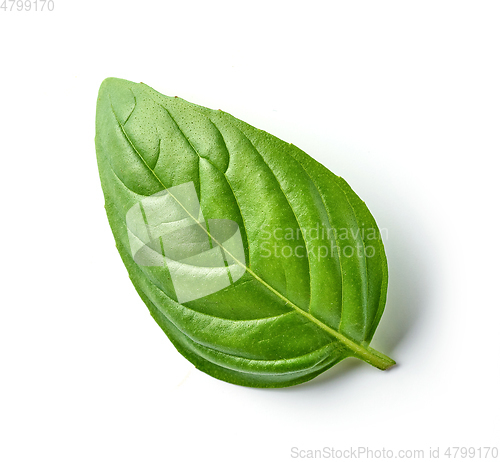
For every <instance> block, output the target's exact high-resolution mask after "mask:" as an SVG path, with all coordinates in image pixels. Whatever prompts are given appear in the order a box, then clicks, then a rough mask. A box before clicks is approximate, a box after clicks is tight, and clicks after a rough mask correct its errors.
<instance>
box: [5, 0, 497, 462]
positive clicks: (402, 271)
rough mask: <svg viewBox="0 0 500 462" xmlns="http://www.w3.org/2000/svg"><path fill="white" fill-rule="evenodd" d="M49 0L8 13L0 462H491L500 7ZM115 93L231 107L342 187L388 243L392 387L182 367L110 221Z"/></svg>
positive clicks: (378, 340)
mask: <svg viewBox="0 0 500 462" xmlns="http://www.w3.org/2000/svg"><path fill="white" fill-rule="evenodd" d="M54 3H55V9H54V11H53V12H33V11H31V12H24V11H23V12H17V11H12V12H9V11H7V12H5V11H3V10H0V43H1V54H0V63H1V64H0V66H1V74H0V91H1V100H0V130H1V132H0V133H1V138H0V140H1V146H2V148H1V178H2V181H1V185H0V187H1V199H2V210H3V212H2V222H1V223H2V227H1V242H2V260H1V262H2V269H1V271H2V277H1V284H2V289H1V295H0V297H1V302H0V303H1V311H0V316H1V319H0V460H2V461H5V462H13V461H30V462H32V461H33V462H34V461H51V462H55V461H65V462H67V461H71V462H78V461H86V462H87V461H98V462H100V461H106V462H108V461H120V462H126V461H147V462H160V461H165V462H166V461H223V462H224V461H257V460H259V461H264V462H267V461H270V462H271V461H272V462H274V461H276V462H280V461H287V460H293V459H292V457H291V456H292V448H293V447H296V448H298V449H299V450H306V449H322V448H323V447H334V448H337V449H348V448H349V447H358V446H365V447H369V448H371V449H382V448H384V447H385V448H386V449H391V450H393V451H395V454H396V451H397V450H399V449H424V450H425V454H426V457H427V455H428V451H429V448H430V447H433V448H436V447H440V448H441V456H443V452H444V451H445V450H446V448H447V447H448V446H466V447H469V446H474V447H476V448H477V447H479V446H500V440H499V437H498V435H499V434H500V432H499V430H500V428H499V427H500V426H499V410H500V409H499V398H498V387H499V385H500V365H499V353H498V350H499V338H498V333H499V322H500V314H499V313H500V303H499V298H498V286H499V276H500V274H499V269H498V268H499V265H498V258H499V252H498V232H499V224H500V223H499V219H498V209H499V206H498V199H499V190H498V186H497V184H498V158H499V155H500V141H499V127H500V67H499V51H500V46H499V44H500V32H499V30H500V27H499V23H500V4H499V3H498V2H488V1H476V2H472V1H469V2H461V1H454V2H446V1H432V2H430V1H429V2H427V1H420V2H416V1H415V2H409V1H366V2H364V1H350V2H347V1H345V2H340V1H309V2H307V3H306V2H295V1H287V2H285V1H275V2H273V1H268V2H264V1H260V0H258V1H253V2H237V1H184V2H180V1H177V2H172V1H164V2H160V1H157V2H152V1H142V0H141V1H139V0H136V1H80V2H78V1H72V2H69V1H63V0H54ZM9 7H10V6H9ZM110 76H113V77H121V78H125V79H128V80H133V81H138V82H139V81H143V82H145V83H147V84H149V85H150V86H152V87H153V88H155V89H157V90H158V91H160V92H162V93H165V94H167V95H170V96H174V95H177V96H180V97H183V98H184V99H187V100H188V101H192V102H195V103H197V104H201V105H204V106H208V107H211V108H214V109H218V108H221V109H224V110H225V111H227V112H229V113H231V114H233V115H235V116H236V117H238V118H241V119H243V120H245V121H246V122H249V123H250V124H252V125H254V126H257V127H259V128H262V129H264V130H266V131H269V132H270V133H273V134H275V135H277V136H278V137H280V138H282V139H284V140H286V141H289V142H292V143H294V144H296V145H297V146H299V147H301V148H302V149H303V150H305V151H306V152H308V153H309V154H310V155H311V156H313V157H314V158H316V159H317V160H319V161H320V162H322V163H323V164H325V165H326V166H327V167H328V168H330V169H331V170H332V171H334V172H335V173H337V174H339V175H341V176H342V177H344V178H345V179H346V180H347V181H348V183H349V184H350V185H351V186H352V187H353V188H354V190H355V191H356V192H357V193H358V194H359V195H360V196H361V197H362V198H363V199H364V200H365V201H366V203H367V204H368V206H369V208H370V210H371V211H372V213H373V214H374V216H375V217H376V219H377V222H378V224H379V226H380V227H381V228H385V229H387V230H388V237H387V239H386V242H385V243H386V248H387V254H388V260H389V266H390V287H389V294H388V304H387V308H386V312H385V314H384V317H383V318H382V321H381V324H380V327H379V329H378V331H377V333H376V334H375V338H374V341H373V343H372V345H373V346H374V347H375V348H377V349H379V350H381V351H383V352H384V353H386V354H388V355H390V356H392V357H393V358H395V359H396V361H397V362H398V366H397V367H396V368H394V369H392V370H390V371H388V372H386V373H384V372H381V371H378V370H376V369H374V368H372V367H370V366H368V365H367V364H364V363H362V362H361V361H356V360H354V359H352V360H346V361H345V362H343V363H341V364H340V365H338V366H336V367H334V368H333V369H331V370H330V371H328V372H326V373H325V374H323V375H322V376H320V377H318V378H316V379H315V380H313V381H311V382H309V383H307V384H304V385H300V386H296V387H292V388H288V389H278V390H260V389H250V388H244V387H239V386H234V385H230V384H227V383H224V382H221V381H218V380H216V379H213V378H211V377H209V376H207V375H205V374H204V373H201V372H199V371H197V370H196V369H194V367H193V366H191V364H190V363H189V362H188V361H186V360H185V359H184V358H183V357H182V356H181V355H180V354H179V353H177V351H176V350H175V348H174V347H173V346H172V345H171V343H170V342H169V340H168V338H167V337H166V336H165V335H164V334H163V332H162V331H161V330H160V328H159V327H158V326H157V325H156V324H155V322H154V321H153V319H152V318H151V317H150V315H149V313H148V310H147V309H146V307H145V306H144V304H143V303H142V301H141V300H140V298H139V296H138V295H137V294H136V293H135V291H134V288H133V287H132V284H131V283H130V281H129V280H128V277H127V273H126V271H125V268H124V266H123V264H122V262H121V260H120V258H119V255H118V253H117V251H116V249H115V247H114V242H113V238H112V235H111V231H110V229H109V226H108V223H107V219H106V216H105V212H104V207H103V197H102V192H101V190H100V184H99V178H98V172H97V166H96V160H95V151H94V144H93V143H94V116H95V102H96V97H97V91H98V88H99V85H100V83H101V81H102V80H103V79H104V78H106V77H110ZM442 459H443V460H446V458H444V457H442Z"/></svg>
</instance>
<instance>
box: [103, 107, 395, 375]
mask: <svg viewBox="0 0 500 462" xmlns="http://www.w3.org/2000/svg"><path fill="white" fill-rule="evenodd" d="M110 106H111V110H112V111H113V115H114V117H115V120H116V122H117V123H118V125H119V126H120V129H121V131H122V133H123V136H125V138H126V139H127V141H128V143H129V144H130V146H131V147H132V149H133V150H134V152H135V153H136V154H137V156H138V157H139V159H140V160H141V162H142V163H143V164H144V165H145V166H146V168H147V169H148V170H149V171H150V172H151V173H152V174H153V176H154V177H155V178H156V180H157V181H158V183H159V184H160V185H161V186H162V187H163V188H164V189H165V190H166V191H167V192H168V194H170V196H172V198H173V199H174V200H175V201H176V202H177V203H178V204H179V205H180V206H181V207H182V209H183V210H184V211H185V212H186V214H187V215H188V216H189V217H190V218H191V219H193V220H194V221H195V223H196V224H197V225H198V226H200V228H202V229H203V231H204V232H205V233H206V234H207V236H208V237H209V238H210V239H212V241H213V242H215V243H217V245H218V246H219V247H220V248H221V249H222V250H224V252H225V253H227V255H229V256H230V257H231V258H232V259H233V260H234V261H235V263H237V264H238V265H239V266H241V267H242V268H244V269H245V271H248V273H249V274H251V275H252V276H253V277H254V278H255V279H256V280H257V281H259V282H260V283H261V284H262V285H263V286H264V287H266V288H267V289H268V290H270V291H271V292H272V293H273V294H275V295H276V296H278V297H279V298H280V299H281V300H283V301H284V302H285V305H288V306H290V307H291V308H292V309H294V310H295V311H296V312H297V313H299V314H300V315H302V316H304V317H305V318H307V319H308V320H309V321H311V322H312V323H314V324H316V325H317V326H318V327H319V328H321V329H322V330H324V331H325V332H327V333H328V334H330V335H331V336H332V337H334V338H335V339H337V340H338V341H340V342H341V343H343V344H344V345H345V346H347V347H348V348H349V349H350V350H351V351H352V352H353V353H354V354H355V356H357V357H358V358H360V359H363V360H364V361H366V362H368V363H369V364H371V365H373V366H375V367H378V368H379V369H387V368H388V367H391V366H393V365H394V364H395V361H394V360H392V359H391V358H389V357H388V356H385V355H384V354H382V353H380V352H378V351H376V350H374V349H373V348H370V347H367V348H365V347H363V346H361V345H359V344H358V343H356V342H354V341H352V340H351V339H349V338H348V337H346V336H344V335H342V334H341V333H340V332H338V331H336V330H335V329H332V328H331V327H329V326H328V325H326V324H324V323H323V322H321V321H320V320H319V319H317V318H315V317H314V316H313V315H311V314H310V313H308V312H307V311H304V310H303V309H301V308H300V307H298V306H297V305H296V304H295V303H293V302H292V301H290V300H288V298H286V297H285V296H284V295H283V294H281V293H280V292H278V291H277V290H276V289H275V288H274V287H272V286H271V285H270V284H268V283H267V282H266V281H264V280H263V279H262V278H261V277H260V276H259V275H257V274H256V273H255V272H254V271H252V270H251V269H250V268H249V267H248V266H246V265H245V264H244V263H242V262H241V261H239V260H238V259H237V258H236V257H235V256H234V255H233V254H231V252H229V251H228V250H227V249H226V248H225V247H224V246H223V245H222V244H221V243H220V242H219V241H217V239H215V238H214V237H213V236H212V235H211V234H210V232H209V231H208V230H207V229H205V227H204V226H203V225H202V224H201V223H200V221H199V220H198V219H197V218H196V217H194V216H193V215H192V214H191V213H190V212H189V210H187V209H186V207H184V205H183V204H182V202H181V201H179V200H178V199H177V198H176V197H175V196H174V195H173V194H172V193H171V192H170V191H169V190H168V188H167V187H166V186H165V185H164V184H163V181H161V179H160V178H159V177H158V175H157V174H156V173H155V171H154V170H153V169H152V168H151V167H150V166H149V165H148V163H147V162H146V160H145V159H144V158H143V157H142V155H141V153H140V152H139V151H138V150H137V149H136V147H135V145H134V144H133V143H132V140H131V139H130V138H129V136H128V135H127V132H126V131H125V128H124V126H123V124H122V123H121V122H120V120H119V119H118V117H117V115H116V112H115V110H114V108H113V104H112V102H111V98H110ZM188 142H189V140H188ZM189 144H190V145H191V147H192V148H193V149H194V147H193V146H192V144H191V143H190V142H189ZM194 150H195V149H194ZM195 152H196V150H195Z"/></svg>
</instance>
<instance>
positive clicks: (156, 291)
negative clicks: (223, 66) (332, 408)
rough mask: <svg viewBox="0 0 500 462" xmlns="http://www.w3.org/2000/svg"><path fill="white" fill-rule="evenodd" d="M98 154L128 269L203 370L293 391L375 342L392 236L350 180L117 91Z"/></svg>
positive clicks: (137, 91) (379, 357) (195, 110)
mask: <svg viewBox="0 0 500 462" xmlns="http://www.w3.org/2000/svg"><path fill="white" fill-rule="evenodd" d="M96 151H97V160H98V165H99V173H100V177H101V183H102V188H103V191H104V197H105V204H106V212H107V215H108V219H109V223H110V225H111V229H112V231H113V235H114V238H115V240H116V244H117V247H118V250H119V252H120V255H121V257H122V260H123V262H124V264H125V266H126V267H127V270H128V272H129V275H130V278H131V280H132V282H133V284H134V286H135V288H136V290H137V292H138V293H139V295H140V296H141V298H142V299H143V301H144V303H145V304H146V305H147V307H148V308H149V310H150V312H151V315H152V316H153V318H154V319H155V320H156V322H157V323H158V324H159V325H160V327H161V328H162V329H163V330H164V331H165V333H166V334H167V335H168V337H169V338H170V339H171V341H172V342H173V343H174V345H175V346H176V348H177V349H178V350H179V352H180V353H182V354H183V355H184V356H185V357H186V358H187V359H189V360H190V361H191V362H192V363H193V364H194V365H195V366H196V367H197V368H198V369H200V370H202V371H204V372H206V373H208V374H210V375H212V376H214V377H216V378H218V379H221V380H225V381H227V382H231V383H236V384H240V385H246V386H252V387H285V386H290V385H294V384H298V383H301V382H305V381H307V380H310V379H312V378H313V377H315V376H317V375H318V374H320V373H322V372H324V371H325V370H327V369H329V368H330V367H332V366H333V365H334V364H336V363H338V362H339V361H341V360H342V359H344V358H346V357H349V356H354V357H357V358H359V359H362V360H364V361H366V362H367V363H369V364H371V365H373V366H375V367H378V368H380V369H387V368H388V367H390V366H392V365H393V364H394V361H393V360H392V359H390V358H388V357H387V356H385V355H383V354H381V353H379V352H377V351H375V350H373V349H372V348H370V347H369V343H370V341H371V339H372V337H373V334H374V332H375V329H376V327H377V325H378V323H379V321H380V317H381V316H382V312H383V310H384V306H385V299H386V292H387V263H386V258H385V253H384V248H383V244H382V240H381V237H380V232H379V230H378V228H377V225H376V223H375V221H374V219H373V217H372V215H371V214H370V212H369V211H368V209H367V207H366V205H365V204H364V202H363V201H361V199H360V198H359V197H358V196H357V195H356V194H355V193H354V192H353V191H352V189H351V188H350V187H349V185H348V184H347V183H346V182H345V181H344V180H343V179H342V178H340V177H338V176H336V175H334V174H333V173H332V172H330V171H329V170H328V169H327V168H325V167H324V166H323V165H321V164H319V163H318V162H316V161H315V160H314V159H312V158H311V157H309V156H308V155H307V154H305V153H304V152H303V151H301V150H300V149H298V148H297V147H295V146H293V145H291V144H288V143H285V142H283V141H281V140H279V139H277V138H275V137H274V136H272V135H270V134H268V133H266V132H264V131H262V130H258V129H256V128H254V127H252V126H250V125H248V124H246V123H244V122H242V121H241V120H238V119H236V118H234V117H232V116H231V115H229V114H227V113H225V112H222V111H220V110H217V111H215V110H211V109H207V108H204V107H201V106H197V105H194V104H191V103H188V102H187V101H184V100H182V99H180V98H171V97H167V96H164V95H161V94H160V93H158V92H156V91H154V90H153V89H151V88H150V87H148V86H147V85H144V84H142V83H141V84H137V83H133V82H129V81H126V80H120V79H114V78H110V79H106V80H105V81H104V82H103V83H102V85H101V88H100V91H99V97H98V103H97V119H96Z"/></svg>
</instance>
